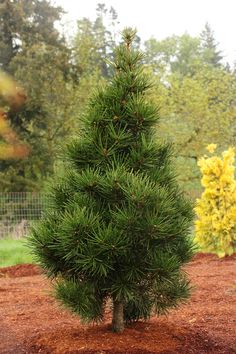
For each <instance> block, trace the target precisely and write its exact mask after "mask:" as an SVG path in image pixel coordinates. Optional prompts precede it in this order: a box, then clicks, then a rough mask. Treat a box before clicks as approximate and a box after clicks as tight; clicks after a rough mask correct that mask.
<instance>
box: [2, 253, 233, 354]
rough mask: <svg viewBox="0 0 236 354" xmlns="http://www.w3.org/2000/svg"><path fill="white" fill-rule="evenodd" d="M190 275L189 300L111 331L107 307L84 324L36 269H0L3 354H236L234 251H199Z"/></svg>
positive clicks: (189, 267)
mask: <svg viewBox="0 0 236 354" xmlns="http://www.w3.org/2000/svg"><path fill="white" fill-rule="evenodd" d="M187 272H188V274H189V277H190V279H191V280H192V284H193V285H194V286H195V289H194V291H193V295H192V297H191V300H190V301H189V302H188V303H187V304H186V305H183V306H181V308H179V309H178V310H173V311H171V312H170V314H169V315H168V316H161V317H159V318H152V319H151V320H150V321H148V322H138V323H136V324H134V325H132V326H130V327H128V328H126V329H125V331H124V333H122V334H113V333H112V332H111V326H110V319H111V313H110V310H109V308H108V309H107V313H106V318H105V321H104V323H102V324H99V325H90V326H82V325H81V324H80V321H79V319H78V318H77V317H75V316H74V315H71V314H70V313H68V312H67V311H65V310H63V309H62V308H61V307H60V306H59V305H58V303H56V302H55V301H54V300H53V299H52V297H50V291H51V289H50V282H49V281H48V280H47V279H46V278H45V277H44V276H43V275H42V274H41V272H40V269H39V268H37V267H36V266H33V265H18V266H14V267H8V268H0V353H1V354H10V353H11V354H21V353H25V354H26V353H27V354H31V353H32V354H33V353H41V354H50V353H55V354H59V353H61V354H62V353H67V354H75V353H81V354H95V353H96V354H107V353H110V354H118V353H120V354H121V353H124V354H131V353H132V354H138V353H139V354H148V353H149V354H150V353H162V354H170V353H184V354H191V353H198V354H201V353H212V354H213V353H214V354H216V353H221V354H224V353H225V354H226V353H227V354H231V353H236V255H233V256H231V257H227V258H225V259H218V258H217V257H216V256H214V255H209V254H208V255H203V254H197V255H196V256H195V257H194V259H193V261H192V262H191V263H190V264H189V265H188V266H187Z"/></svg>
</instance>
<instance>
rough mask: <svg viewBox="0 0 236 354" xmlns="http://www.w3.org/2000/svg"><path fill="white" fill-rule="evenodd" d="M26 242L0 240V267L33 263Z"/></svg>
mask: <svg viewBox="0 0 236 354" xmlns="http://www.w3.org/2000/svg"><path fill="white" fill-rule="evenodd" d="M25 243H26V240H25V239H21V240H12V239H9V238H7V239H1V240H0V267H8V266H11V265H15V264H22V263H33V257H32V255H31V254H30V250H29V249H28V248H27V247H26V245H25Z"/></svg>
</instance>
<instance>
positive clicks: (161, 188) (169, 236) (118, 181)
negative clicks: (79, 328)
mask: <svg viewBox="0 0 236 354" xmlns="http://www.w3.org/2000/svg"><path fill="white" fill-rule="evenodd" d="M135 34H136V32H135V31H133V30H131V29H125V30H124V32H123V41H124V42H123V43H122V44H121V45H120V46H118V47H117V49H116V50H115V60H114V63H113V66H114V68H113V69H114V76H113V79H112V80H111V81H110V83H109V84H108V85H107V86H106V87H105V88H103V89H99V90H98V92H97V93H96V94H94V97H93V98H92V99H91V101H90V104H89V106H88V111H87V114H86V115H85V116H84V128H83V129H82V130H81V135H80V136H79V137H78V138H77V139H75V140H73V141H72V142H71V143H70V144H69V145H68V146H67V148H66V160H65V171H64V173H63V174H62V176H60V177H59V176H55V177H54V179H53V181H52V183H51V187H50V193H49V207H48V209H47V210H46V211H45V214H44V217H43V219H42V221H40V223H39V224H37V225H35V226H34V227H33V229H32V234H31V236H30V238H29V242H30V247H31V248H32V250H33V252H34V253H35V256H36V258H37V259H38V261H39V263H40V264H41V266H42V267H43V268H44V269H45V271H46V272H47V274H48V276H50V277H53V278H56V280H57V281H56V282H55V293H56V297H57V298H58V299H60V300H61V301H62V302H63V303H64V304H65V305H66V306H68V307H69V308H70V309H71V310H72V311H74V312H75V313H77V314H79V315H80V317H81V319H83V320H86V321H93V320H95V321H97V320H101V319H102V318H103V314H104V306H105V302H106V300H107V299H108V298H110V299H111V300H112V304H113V318H112V326H113V331H115V332H122V331H123V329H124V322H125V321H126V322H132V321H136V320H139V319H148V318H149V317H150V316H151V315H152V314H154V313H155V314H161V313H166V312H167V311H168V309H170V308H173V307H176V306H177V305H178V304H179V303H180V302H181V301H185V300H186V298H187V297H188V295H189V281H188V280H187V278H186V275H185V273H184V272H183V271H182V270H181V266H182V265H183V264H185V263H186V262H188V261H189V260H190V258H191V256H192V253H193V247H192V241H191V238H190V237H189V226H190V222H191V219H192V210H191V207H190V205H189V203H188V202H187V201H186V200H185V199H184V197H183V195H182V193H181V192H180V191H179V189H178V187H177V185H176V182H175V175H174V172H173V171H172V170H171V165H170V158H171V147H170V146H169V145H165V144H162V143H160V142H156V140H154V135H153V127H154V126H155V127H156V123H157V121H158V118H159V117H158V110H157V108H156V107H154V106H153V105H152V104H151V103H150V102H149V100H148V97H147V95H146V93H147V91H148V89H149V88H150V86H151V84H150V79H149V78H148V77H147V76H146V75H145V74H144V72H143V67H142V60H143V54H142V53H140V52H139V51H137V50H135V49H133V47H132V42H133V40H134V38H135Z"/></svg>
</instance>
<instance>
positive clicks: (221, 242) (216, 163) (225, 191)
mask: <svg viewBox="0 0 236 354" xmlns="http://www.w3.org/2000/svg"><path fill="white" fill-rule="evenodd" d="M215 148H216V145H215V144H210V145H208V147H207V149H208V151H209V152H210V153H214V150H215ZM234 156H235V152H234V149H233V148H229V149H228V150H226V151H224V152H223V153H222V157H218V156H211V157H208V156H204V157H202V158H201V159H200V160H199V161H198V166H199V167H200V170H201V172H202V179H201V183H202V186H203V187H204V188H205V190H204V192H203V193H202V195H201V198H200V199H197V203H196V208H195V211H196V214H197V217H198V219H197V220H196V222H195V232H196V234H195V240H196V242H197V243H198V244H199V246H200V247H201V248H202V249H203V250H205V251H207V252H213V253H217V254H218V256H219V257H224V256H226V255H231V254H233V253H234V252H236V181H235V179H234Z"/></svg>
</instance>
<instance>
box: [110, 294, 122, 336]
mask: <svg viewBox="0 0 236 354" xmlns="http://www.w3.org/2000/svg"><path fill="white" fill-rule="evenodd" d="M112 330H113V332H117V333H121V332H123V331H124V304H123V302H122V301H115V300H113V314H112Z"/></svg>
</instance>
